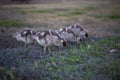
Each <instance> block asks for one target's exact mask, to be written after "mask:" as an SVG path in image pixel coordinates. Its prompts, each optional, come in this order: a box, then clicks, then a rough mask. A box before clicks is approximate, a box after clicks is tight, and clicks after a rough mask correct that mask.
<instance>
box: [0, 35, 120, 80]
mask: <svg viewBox="0 0 120 80" xmlns="http://www.w3.org/2000/svg"><path fill="white" fill-rule="evenodd" d="M86 43H87V44H86V45H83V44H82V45H77V46H76V47H74V48H70V47H68V48H65V49H63V50H61V51H57V50H55V51H53V53H51V54H46V55H42V54H41V56H45V57H43V58H42V59H41V57H40V53H41V52H40V50H39V51H38V52H36V50H37V49H35V48H32V47H28V48H27V49H24V48H21V49H18V48H16V49H14V48H13V49H8V50H6V51H1V55H0V61H1V62H0V63H2V66H4V67H5V69H7V70H11V68H12V67H13V68H15V73H14V74H16V75H14V77H15V78H16V79H17V78H19V75H20V74H24V76H25V77H26V78H27V79H31V78H32V76H34V79H36V80H39V79H50V80H56V79H57V80H63V79H67V80H68V79H82V80H91V79H92V80H96V79H102V80H106V79H115V80H118V79H119V74H120V68H119V66H120V65H119V62H120V60H119V57H120V55H119V53H120V52H119V49H120V45H118V44H119V38H117V37H114V38H104V39H101V40H99V41H97V42H92V41H88V42H86ZM88 45H91V47H88ZM73 46H75V45H73ZM22 49H23V50H22ZM111 49H117V50H118V51H117V52H115V53H110V52H109V50H111ZM21 50H22V51H21ZM26 52H27V53H26ZM33 53H34V54H33ZM6 57H8V58H9V64H8V62H7V58H6ZM3 60H4V61H3ZM15 65H16V66H15ZM17 65H19V66H17ZM27 66H29V67H27ZM21 70H22V72H21ZM31 72H32V73H34V74H36V75H32V74H31ZM1 74H2V75H3V74H4V76H6V78H9V77H7V74H6V71H5V72H4V73H3V72H2V73H1ZM11 74H12V76H13V72H11ZM21 77H22V76H21Z"/></svg>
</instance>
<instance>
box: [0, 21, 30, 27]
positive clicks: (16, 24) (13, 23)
mask: <svg viewBox="0 0 120 80" xmlns="http://www.w3.org/2000/svg"><path fill="white" fill-rule="evenodd" d="M22 26H23V27H24V26H30V24H28V23H25V22H21V21H18V20H1V21H0V27H22Z"/></svg>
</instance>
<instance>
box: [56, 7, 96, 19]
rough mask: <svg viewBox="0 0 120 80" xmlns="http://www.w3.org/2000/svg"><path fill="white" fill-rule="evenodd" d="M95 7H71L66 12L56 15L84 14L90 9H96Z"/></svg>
mask: <svg viewBox="0 0 120 80" xmlns="http://www.w3.org/2000/svg"><path fill="white" fill-rule="evenodd" d="M96 9H97V7H95V6H89V7H86V8H83V9H73V10H72V11H70V12H66V13H60V14H58V16H68V17H69V16H77V15H82V14H86V13H88V12H90V11H94V10H96Z"/></svg>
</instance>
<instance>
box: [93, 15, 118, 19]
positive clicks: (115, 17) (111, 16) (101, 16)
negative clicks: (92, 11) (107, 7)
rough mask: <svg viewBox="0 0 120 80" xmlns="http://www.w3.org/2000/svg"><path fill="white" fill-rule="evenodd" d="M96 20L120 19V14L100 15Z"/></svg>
mask: <svg viewBox="0 0 120 80" xmlns="http://www.w3.org/2000/svg"><path fill="white" fill-rule="evenodd" d="M95 17H96V18H104V19H120V14H107V15H98V16H95Z"/></svg>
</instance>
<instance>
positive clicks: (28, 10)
mask: <svg viewBox="0 0 120 80" xmlns="http://www.w3.org/2000/svg"><path fill="white" fill-rule="evenodd" d="M118 2H119V1H117V0H115V1H112V0H109V1H108V0H102V1H100V0H90V1H87V0H85V1H82V0H80V1H79V2H71V3H69V2H66V3H54V4H52V3H50V4H27V5H26V4H23V5H22V4H21V5H15V4H14V5H0V80H6V79H7V80H119V79H120V41H119V40H120V5H119V3H118ZM75 23H79V24H81V25H82V26H83V27H84V28H85V29H86V30H87V31H88V33H89V37H88V38H87V39H86V40H85V41H84V42H82V43H81V44H76V43H71V44H68V45H67V47H64V48H61V49H58V48H57V47H55V46H53V47H52V53H49V54H48V53H46V54H44V53H43V47H42V46H40V45H38V44H37V43H36V44H34V45H32V46H30V45H27V47H25V46H24V43H22V42H18V41H16V39H14V38H13V37H12V35H13V34H14V33H15V32H16V31H19V30H20V29H23V28H26V27H29V28H35V29H40V30H45V29H54V30H56V29H59V28H60V27H63V26H69V25H72V24H75Z"/></svg>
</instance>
